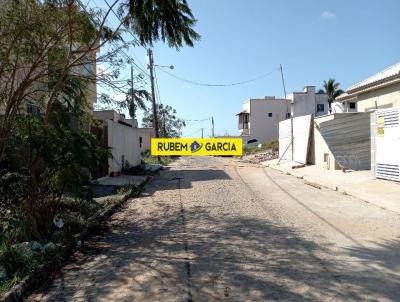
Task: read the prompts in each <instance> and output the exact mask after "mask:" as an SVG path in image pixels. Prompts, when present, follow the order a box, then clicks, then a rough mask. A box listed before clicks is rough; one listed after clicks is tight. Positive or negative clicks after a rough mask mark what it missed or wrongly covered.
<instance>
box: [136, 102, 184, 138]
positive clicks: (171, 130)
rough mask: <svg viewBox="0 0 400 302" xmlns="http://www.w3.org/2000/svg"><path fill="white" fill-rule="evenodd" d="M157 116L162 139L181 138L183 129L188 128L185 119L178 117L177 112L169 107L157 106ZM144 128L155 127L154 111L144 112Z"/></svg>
mask: <svg viewBox="0 0 400 302" xmlns="http://www.w3.org/2000/svg"><path fill="white" fill-rule="evenodd" d="M156 107H157V116H158V119H159V129H158V133H159V134H160V137H165V138H171V137H180V136H181V135H182V133H181V129H182V128H183V127H185V126H186V123H185V121H184V120H183V119H180V118H178V117H177V116H176V110H175V109H174V108H172V107H171V106H168V105H166V106H165V105H163V104H157V105H156ZM142 126H143V127H152V126H153V111H152V110H146V111H145V112H144V116H143V120H142Z"/></svg>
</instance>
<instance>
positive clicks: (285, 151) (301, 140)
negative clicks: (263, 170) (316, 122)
mask: <svg viewBox="0 0 400 302" xmlns="http://www.w3.org/2000/svg"><path fill="white" fill-rule="evenodd" d="M311 122H312V115H311V114H309V115H305V116H299V117H295V118H293V145H294V146H293V148H292V145H291V141H292V133H291V132H292V131H291V129H292V123H291V120H290V119H287V120H284V121H282V122H280V123H279V158H282V159H283V160H286V161H291V160H292V152H293V161H295V162H298V163H301V164H306V163H307V156H308V153H309V143H310V134H311Z"/></svg>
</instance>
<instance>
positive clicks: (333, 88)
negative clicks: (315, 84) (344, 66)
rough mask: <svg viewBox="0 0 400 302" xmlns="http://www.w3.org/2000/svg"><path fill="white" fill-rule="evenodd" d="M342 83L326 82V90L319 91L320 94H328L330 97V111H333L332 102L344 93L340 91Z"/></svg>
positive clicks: (332, 80)
mask: <svg viewBox="0 0 400 302" xmlns="http://www.w3.org/2000/svg"><path fill="white" fill-rule="evenodd" d="M339 86H340V83H338V82H336V80H335V79H329V80H328V81H324V89H320V90H318V93H326V94H327V95H328V103H329V111H330V110H331V106H332V102H333V101H334V100H335V99H336V98H337V97H338V96H339V95H341V94H342V93H343V92H344V91H343V90H342V89H339Z"/></svg>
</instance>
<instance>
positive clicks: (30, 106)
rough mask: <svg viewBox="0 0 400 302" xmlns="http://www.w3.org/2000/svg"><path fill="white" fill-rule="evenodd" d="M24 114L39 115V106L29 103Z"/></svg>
mask: <svg viewBox="0 0 400 302" xmlns="http://www.w3.org/2000/svg"><path fill="white" fill-rule="evenodd" d="M26 112H27V113H28V114H33V115H39V114H40V109H39V106H37V105H35V104H32V103H30V102H29V103H28V104H27V108H26Z"/></svg>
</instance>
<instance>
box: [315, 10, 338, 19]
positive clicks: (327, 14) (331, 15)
mask: <svg viewBox="0 0 400 302" xmlns="http://www.w3.org/2000/svg"><path fill="white" fill-rule="evenodd" d="M335 19H336V14H335V13H333V12H331V11H329V10H325V11H323V12H322V14H321V15H320V16H319V17H318V20H323V21H325V20H335Z"/></svg>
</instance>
